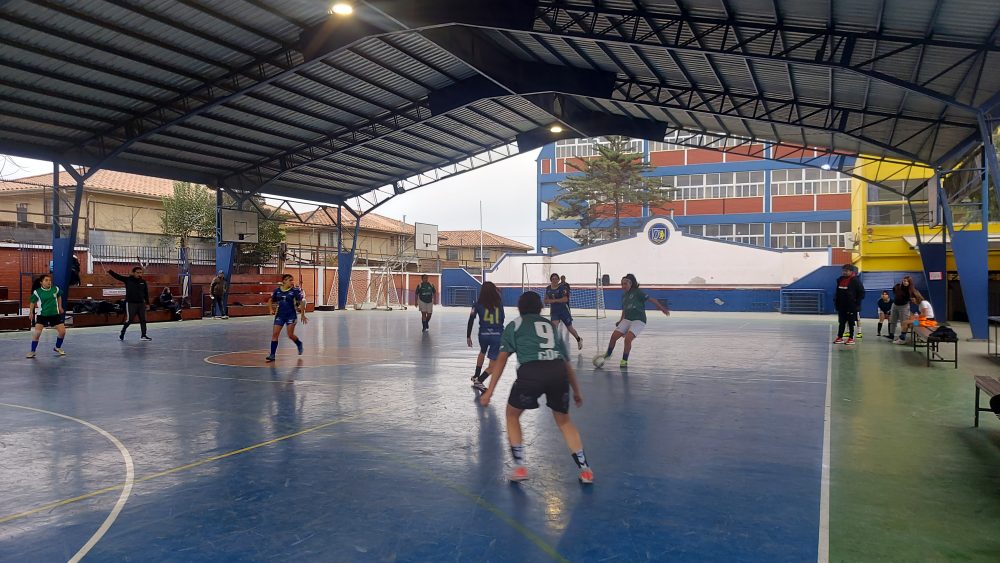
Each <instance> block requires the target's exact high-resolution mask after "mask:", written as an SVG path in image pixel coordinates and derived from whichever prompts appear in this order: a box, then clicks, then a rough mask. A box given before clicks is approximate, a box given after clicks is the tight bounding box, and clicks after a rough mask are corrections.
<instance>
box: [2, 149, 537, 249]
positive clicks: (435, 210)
mask: <svg viewBox="0 0 1000 563" xmlns="http://www.w3.org/2000/svg"><path fill="white" fill-rule="evenodd" d="M538 152H539V151H537V150H534V151H531V152H530V153H525V154H522V155H518V156H515V157H513V158H509V159H507V160H504V161H501V162H497V163H495V164H491V165H489V166H487V167H485V168H480V169H478V170H473V171H472V172H466V173H465V174H461V175H459V176H456V177H454V178H449V179H446V180H442V181H440V182H437V183H434V184H431V185H429V186H426V187H423V188H418V189H417V190H414V191H412V192H410V193H407V194H404V195H402V196H397V197H396V198H394V199H393V200H392V201H390V202H389V203H386V204H385V205H383V206H381V207H379V208H378V210H377V211H376V213H378V214H380V215H385V216H387V217H392V218H394V219H403V217H404V216H405V217H406V221H407V222H408V223H414V222H420V223H433V224H436V225H438V228H439V229H440V230H443V231H456V230H478V229H479V202H480V201H482V203H483V229H485V230H487V231H490V232H492V233H496V234H498V235H503V236H505V237H507V238H511V239H514V240H516V241H518V242H523V243H524V244H528V245H531V246H532V247H534V246H535V215H536V213H537V211H536V209H535V197H536V186H537V179H536V177H535V159H536V158H537V157H538ZM4 160H5V161H6V162H3V163H2V164H0V166H2V167H0V178H2V179H4V180H10V179H14V178H20V177H24V176H34V175H37V174H50V173H51V172H52V163H50V162H45V161H40V160H29V159H26V158H14V159H9V160H8V159H4ZM11 160H12V161H13V163H11Z"/></svg>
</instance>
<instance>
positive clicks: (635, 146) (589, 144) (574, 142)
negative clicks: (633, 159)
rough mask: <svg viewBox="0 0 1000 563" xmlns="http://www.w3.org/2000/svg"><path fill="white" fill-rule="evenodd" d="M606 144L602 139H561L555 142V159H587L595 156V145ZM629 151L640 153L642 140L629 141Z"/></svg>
mask: <svg viewBox="0 0 1000 563" xmlns="http://www.w3.org/2000/svg"><path fill="white" fill-rule="evenodd" d="M599 144H600V145H603V144H607V140H605V139H604V137H589V138H586V139H563V140H561V141H556V158H572V157H587V156H596V155H597V145H599ZM629 150H630V151H632V152H638V153H641V152H642V139H631V140H630V141H629Z"/></svg>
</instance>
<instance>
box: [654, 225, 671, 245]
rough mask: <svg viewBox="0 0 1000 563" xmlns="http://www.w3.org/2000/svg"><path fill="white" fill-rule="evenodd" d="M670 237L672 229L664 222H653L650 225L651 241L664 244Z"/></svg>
mask: <svg viewBox="0 0 1000 563" xmlns="http://www.w3.org/2000/svg"><path fill="white" fill-rule="evenodd" d="M668 238H670V229H669V228H667V225H666V224H664V223H653V224H652V225H650V227H649V242H651V243H653V244H663V243H665V242H667V239H668Z"/></svg>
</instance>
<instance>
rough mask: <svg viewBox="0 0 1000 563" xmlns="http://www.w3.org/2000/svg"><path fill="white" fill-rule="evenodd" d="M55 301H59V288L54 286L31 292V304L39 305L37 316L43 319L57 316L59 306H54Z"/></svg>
mask: <svg viewBox="0 0 1000 563" xmlns="http://www.w3.org/2000/svg"><path fill="white" fill-rule="evenodd" d="M57 299H59V288H58V287H57V286H54V285H53V286H52V287H50V288H48V289H45V288H43V287H40V288H38V289H36V290H35V291H32V292H31V302H32V303H40V304H41V305H40V307H39V308H40V311H39V312H38V314H39V315H41V316H43V317H51V316H52V315H58V314H59V306H58V305H56V300H57Z"/></svg>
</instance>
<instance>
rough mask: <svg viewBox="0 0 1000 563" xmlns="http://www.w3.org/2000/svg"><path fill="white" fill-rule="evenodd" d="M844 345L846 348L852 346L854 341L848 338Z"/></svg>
mask: <svg viewBox="0 0 1000 563" xmlns="http://www.w3.org/2000/svg"><path fill="white" fill-rule="evenodd" d="M844 344H847V345H848V346H854V339H853V338H848V339H847V342H844Z"/></svg>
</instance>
